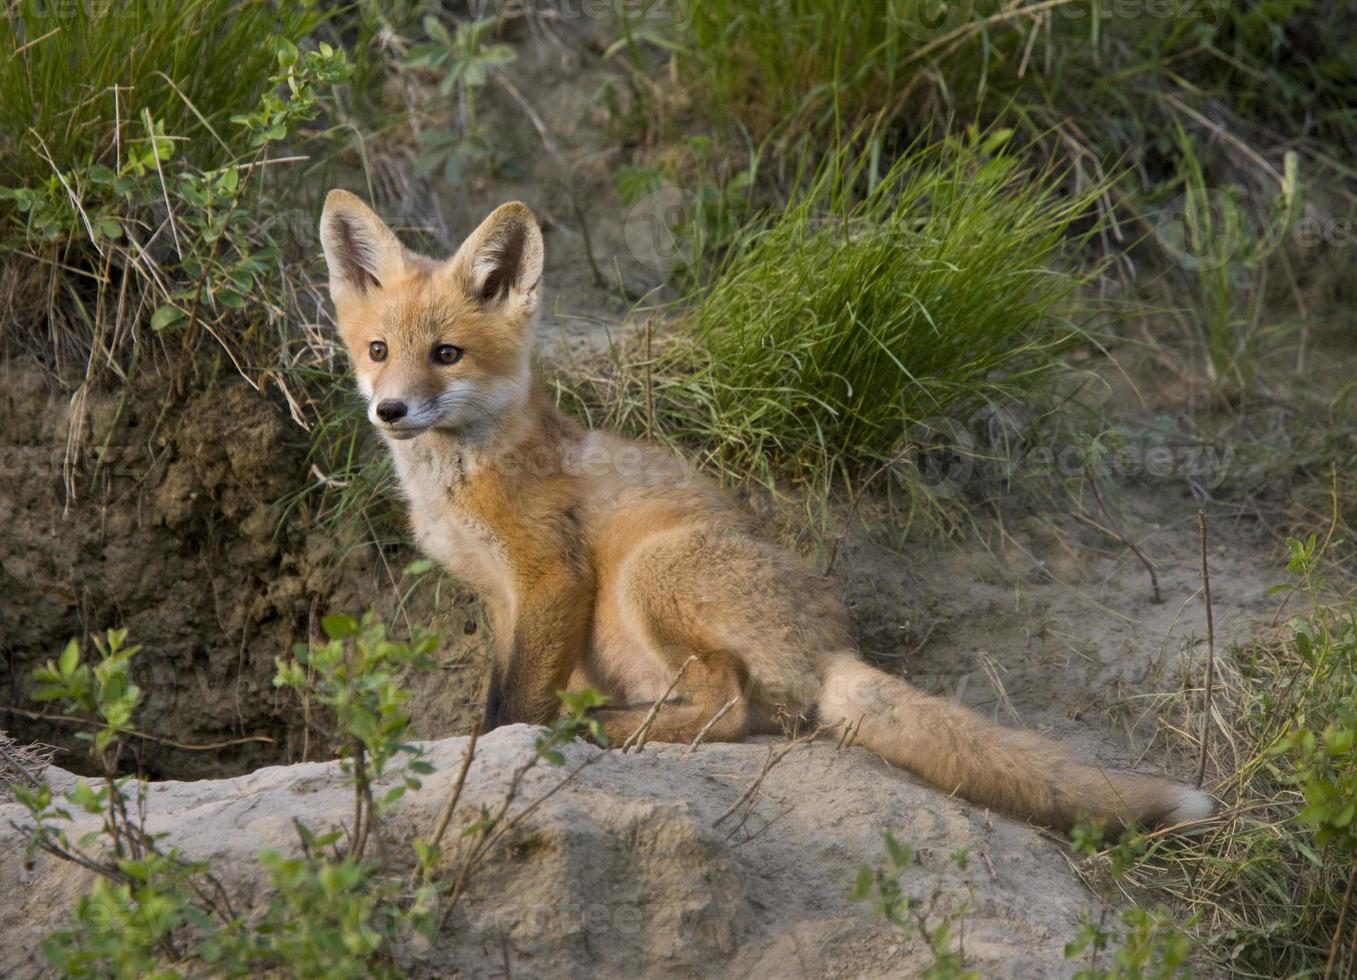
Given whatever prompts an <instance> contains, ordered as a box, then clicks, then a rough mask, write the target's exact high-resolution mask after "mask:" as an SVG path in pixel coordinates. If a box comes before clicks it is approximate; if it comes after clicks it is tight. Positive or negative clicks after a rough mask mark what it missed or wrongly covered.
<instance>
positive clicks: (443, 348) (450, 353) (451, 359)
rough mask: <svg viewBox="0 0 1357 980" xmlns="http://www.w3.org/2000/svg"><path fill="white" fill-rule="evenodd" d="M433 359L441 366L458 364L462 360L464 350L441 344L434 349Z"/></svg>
mask: <svg viewBox="0 0 1357 980" xmlns="http://www.w3.org/2000/svg"><path fill="white" fill-rule="evenodd" d="M433 359H434V360H435V361H437V362H438V363H439V364H456V363H457V362H458V361H460V360H461V359H462V348H460V347H454V346H453V345H452V344H439V345H438V346H437V347H435V348H434V349H433Z"/></svg>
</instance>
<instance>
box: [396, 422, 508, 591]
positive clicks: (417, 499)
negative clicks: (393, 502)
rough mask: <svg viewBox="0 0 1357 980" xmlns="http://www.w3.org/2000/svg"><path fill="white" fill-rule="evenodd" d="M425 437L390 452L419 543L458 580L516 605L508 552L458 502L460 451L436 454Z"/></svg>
mask: <svg viewBox="0 0 1357 980" xmlns="http://www.w3.org/2000/svg"><path fill="white" fill-rule="evenodd" d="M422 442H423V437H421V438H417V439H412V440H409V441H408V442H395V443H393V444H392V447H391V456H392V459H393V460H394V462H395V464H396V474H397V476H398V477H399V478H400V484H401V490H402V491H403V492H404V494H405V498H406V500H408V501H409V504H410V523H411V526H412V529H413V531H414V534H415V542H416V543H417V544H418V545H419V548H420V550H421V551H423V552H424V553H425V554H426V555H428V556H429V557H430V558H432V559H434V561H436V562H438V563H439V564H440V565H442V566H443V567H444V568H446V569H447V570H448V571H449V572H451V573H452V574H453V575H455V576H456V577H457V578H459V579H461V580H462V581H464V582H465V583H466V584H468V585H470V586H471V587H472V588H474V589H476V590H477V591H478V592H481V593H483V594H484V595H485V597H486V598H487V599H491V600H492V601H498V602H499V603H510V604H511V603H512V601H513V588H512V575H511V574H510V566H509V560H508V557H507V555H506V554H505V552H504V549H503V547H502V546H501V544H500V542H499V540H498V539H497V538H496V536H495V534H494V532H493V531H492V530H491V529H490V528H489V527H487V526H486V525H485V524H484V523H483V522H482V521H480V520H479V519H477V518H476V517H475V515H473V514H471V513H469V512H468V511H467V510H466V509H465V508H464V507H462V506H461V505H460V504H459V502H458V488H459V486H460V485H461V484H462V483H463V482H464V481H465V478H466V465H467V463H466V460H465V458H464V457H463V456H461V455H460V454H455V453H446V452H433V451H431V449H430V447H427V446H423V445H420V443H422Z"/></svg>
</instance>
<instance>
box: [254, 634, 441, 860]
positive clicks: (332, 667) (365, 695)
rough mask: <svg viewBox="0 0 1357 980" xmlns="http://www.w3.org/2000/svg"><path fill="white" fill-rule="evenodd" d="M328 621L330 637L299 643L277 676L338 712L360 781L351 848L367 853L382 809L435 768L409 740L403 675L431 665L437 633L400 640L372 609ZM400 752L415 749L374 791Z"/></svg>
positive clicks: (338, 730)
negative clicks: (398, 772) (392, 781)
mask: <svg viewBox="0 0 1357 980" xmlns="http://www.w3.org/2000/svg"><path fill="white" fill-rule="evenodd" d="M321 628H322V629H324V631H325V635H326V637H327V642H325V643H322V644H319V645H307V644H299V645H298V646H297V647H296V649H295V650H294V652H293V657H292V659H290V660H284V659H282V658H279V659H278V660H277V667H278V671H277V674H276V676H275V677H274V680H273V683H274V685H275V686H277V687H286V688H290V689H292V690H294V691H296V692H298V694H299V695H300V696H301V697H302V699H303V701H304V702H310V701H315V702H316V703H317V704H319V705H321V706H322V707H324V708H326V709H328V711H329V713H330V715H331V716H332V719H333V735H332V737H333V738H334V740H335V741H336V743H337V744H338V745H339V748H340V752H341V756H340V757H341V759H342V760H343V766H344V769H345V771H346V772H349V773H351V774H352V777H353V783H354V793H355V799H354V826H353V827H352V828H350V836H349V842H348V850H347V853H348V855H349V856H350V857H352V858H361V857H362V856H363V853H364V850H365V849H366V847H367V842H368V839H369V838H370V836H371V834H372V833H373V828H374V827H375V826H376V824H377V822H378V820H379V819H380V818H381V815H382V813H383V812H384V811H385V810H386V809H387V808H388V807H389V806H391V805H392V804H393V803H395V802H396V801H397V800H399V799H400V798H401V796H403V795H404V794H405V792H406V790H408V789H419V787H420V781H419V777H420V776H421V775H427V774H428V773H429V772H431V771H432V769H431V767H430V766H429V764H428V763H427V762H426V761H424V760H423V759H421V758H420V755H421V752H420V750H419V748H418V747H417V746H415V745H413V744H411V743H409V742H408V741H406V736H407V732H408V730H409V727H410V718H409V716H408V715H407V714H405V712H404V711H403V710H402V709H401V705H402V704H403V703H404V701H405V700H406V698H407V697H408V696H409V692H408V691H406V690H404V689H403V688H401V687H400V686H399V685H398V684H397V678H398V677H399V676H400V675H401V674H402V673H403V672H404V671H405V670H406V669H407V668H410V667H416V668H420V669H429V668H431V667H432V666H433V660H432V659H431V658H432V654H433V652H434V651H435V650H436V649H437V646H438V637H437V636H436V635H433V634H428V635H425V636H422V637H419V638H417V639H415V640H414V641H413V642H411V643H401V642H396V641H394V640H391V639H389V638H388V637H387V635H386V626H385V624H383V623H382V622H381V621H380V620H378V619H377V618H376V616H374V615H373V614H372V613H367V614H365V615H364V616H363V618H362V619H361V620H355V619H354V618H353V617H351V616H345V615H342V614H333V615H329V616H326V617H324V619H322V621H321ZM307 713H308V714H310V712H309V711H308V712H307ZM398 755H404V756H408V759H407V760H406V764H405V768H404V770H403V773H402V779H401V782H400V783H399V784H397V785H395V786H393V787H391V788H390V789H388V790H387V791H386V792H385V793H383V794H381V795H380V796H379V795H377V794H375V792H374V790H373V787H374V785H375V784H376V783H377V782H379V781H381V780H382V779H383V778H384V777H385V775H386V770H387V766H388V765H389V764H390V763H391V761H392V760H393V759H394V758H395V757H397V756H398Z"/></svg>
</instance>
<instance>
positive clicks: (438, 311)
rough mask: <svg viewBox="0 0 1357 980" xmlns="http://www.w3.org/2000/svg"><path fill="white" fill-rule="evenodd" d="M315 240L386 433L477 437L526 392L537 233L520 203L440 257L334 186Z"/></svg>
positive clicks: (372, 408)
mask: <svg viewBox="0 0 1357 980" xmlns="http://www.w3.org/2000/svg"><path fill="white" fill-rule="evenodd" d="M320 240H321V245H322V246H323V247H324V249H325V261H326V262H327V263H328V264H329V267H330V298H331V299H332V300H333V301H334V304H335V315H336V319H337V321H338V324H339V332H340V335H341V336H342V337H343V340H344V344H345V346H346V347H347V348H348V351H349V356H350V358H351V359H352V361H353V368H354V374H355V375H356V376H357V379H358V388H359V390H360V391H361V392H362V393H363V396H364V397H365V398H366V399H367V403H368V418H369V419H370V420H371V421H372V424H373V425H375V426H376V427H377V428H378V430H379V431H381V432H382V433H383V434H384V435H386V436H389V437H390V438H393V439H413V438H414V437H416V436H418V435H420V434H421V433H423V432H427V431H428V430H430V429H442V430H446V431H450V432H454V433H456V434H459V435H461V436H464V437H466V438H479V437H482V436H484V435H486V434H488V433H490V432H493V431H494V429H495V427H496V423H497V422H498V421H499V420H500V419H501V418H502V417H504V416H505V415H506V413H509V412H510V411H511V410H512V409H513V408H515V407H516V406H518V405H520V404H521V403H522V402H523V401H524V400H525V399H526V398H527V397H528V394H529V389H530V385H531V379H530V369H529V359H528V355H529V349H530V346H531V340H532V321H533V314H534V313H535V312H536V310H537V304H538V299H539V288H538V287H539V283H540V280H541V278H542V233H541V231H540V230H539V229H538V227H537V221H536V219H535V218H534V217H533V215H532V212H531V211H529V210H528V209H527V207H525V206H524V205H522V204H519V203H517V202H515V203H512V204H505V205H502V206H500V207H499V208H496V209H495V211H494V212H493V213H492V214H491V215H490V217H488V218H486V219H485V221H483V222H482V223H481V225H480V227H479V228H477V229H476V230H475V231H473V232H472V233H471V235H470V236H469V237H468V238H467V240H466V241H465V242H463V243H462V246H461V248H459V249H458V250H457V254H456V255H454V256H453V257H452V258H450V259H448V260H446V261H443V262H439V261H435V260H433V259H429V258H425V257H424V256H422V255H416V254H415V253H413V252H411V251H408V250H407V249H406V248H405V247H404V246H403V245H401V243H400V241H399V240H398V239H397V238H396V236H395V234H394V233H393V232H392V231H391V229H390V228H388V227H387V226H386V225H385V224H384V223H383V222H382V219H381V218H379V217H377V215H376V214H375V213H373V211H372V209H371V208H369V207H368V206H367V205H366V204H364V203H363V202H362V201H361V200H359V199H358V198H357V197H355V196H354V195H352V194H350V193H348V192H347V191H340V190H334V191H331V192H330V194H329V196H327V197H326V199H325V210H324V213H323V214H322V215H321V219H320Z"/></svg>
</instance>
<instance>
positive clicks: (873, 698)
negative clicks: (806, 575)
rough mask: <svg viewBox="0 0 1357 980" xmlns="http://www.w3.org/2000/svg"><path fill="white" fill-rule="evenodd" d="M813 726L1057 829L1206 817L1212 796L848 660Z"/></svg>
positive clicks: (835, 673) (828, 676) (827, 678)
mask: <svg viewBox="0 0 1357 980" xmlns="http://www.w3.org/2000/svg"><path fill="white" fill-rule="evenodd" d="M823 681H824V687H823V690H822V693H821V698H820V701H819V702H818V706H817V708H818V713H819V717H820V720H821V721H823V722H826V723H829V724H835V723H840V722H842V723H846V724H848V725H852V726H855V728H856V741H857V742H858V744H861V745H863V746H865V747H866V748H868V749H871V750H872V751H873V752H875V753H877V754H878V755H880V756H881V757H882V758H884V759H886V760H887V761H888V762H892V763H894V764H896V765H898V766H901V767H903V768H905V769H908V770H909V771H910V772H913V773H915V774H916V775H918V776H921V777H922V778H924V779H926V780H927V781H928V782H930V783H932V784H933V785H934V786H936V787H938V788H939V789H941V790H944V791H946V792H949V793H956V794H957V795H959V796H962V797H964V798H965V799H967V800H970V801H971V802H972V803H976V804H979V805H981V806H990V807H993V808H995V809H996V810H1002V811H1003V812H1005V813H1008V814H1010V815H1012V816H1016V817H1021V818H1025V819H1028V820H1031V821H1033V822H1034V823H1040V824H1044V825H1046V826H1048V827H1052V828H1055V829H1057V830H1061V831H1068V830H1070V828H1071V827H1073V826H1074V825H1075V824H1076V823H1077V822H1078V821H1079V820H1080V819H1081V818H1092V819H1094V820H1101V821H1103V822H1104V825H1105V826H1106V827H1107V828H1108V829H1111V830H1115V829H1118V828H1120V827H1124V826H1126V825H1128V824H1153V825H1172V824H1179V823H1186V822H1189V821H1193V820H1200V819H1202V818H1204V817H1206V816H1208V815H1210V813H1211V811H1212V809H1213V805H1212V802H1211V799H1210V797H1208V796H1207V795H1206V794H1205V793H1203V792H1201V791H1200V790H1196V789H1192V788H1191V787H1188V786H1184V785H1182V784H1181V783H1176V782H1173V781H1172V780H1168V779H1159V778H1156V777H1153V776H1140V775H1136V774H1133V773H1126V772H1113V771H1108V770H1104V769H1099V768H1097V767H1095V766H1091V765H1086V764H1084V763H1082V762H1079V761H1078V760H1076V759H1075V758H1074V757H1073V756H1072V755H1071V754H1070V753H1069V752H1067V751H1066V750H1065V749H1064V748H1063V747H1061V746H1060V745H1058V744H1057V743H1055V742H1053V741H1051V740H1050V739H1046V738H1043V737H1042V736H1040V735H1037V734H1036V733H1035V732H1027V731H1022V730H1020V729H1013V728H1007V727H1005V726H1003V725H997V724H995V723H993V722H990V721H988V720H986V719H984V718H982V717H981V716H980V715H978V714H976V713H975V712H973V711H971V710H970V709H968V708H965V707H963V706H961V705H959V704H955V703H953V702H952V701H949V700H947V699H946V698H941V697H937V696H935V695H931V694H926V693H924V692H923V691H920V690H918V689H917V688H915V687H913V686H911V685H910V684H908V683H907V682H905V681H904V680H902V679H900V678H898V677H893V676H891V675H889V674H886V673H883V672H882V671H880V670H877V669H876V668H874V667H871V666H868V665H867V664H865V663H863V662H862V661H860V660H858V659H856V658H854V657H841V658H837V659H835V660H834V661H832V662H831V664H830V665H829V667H828V668H827V669H826V671H825V674H824V678H823Z"/></svg>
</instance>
